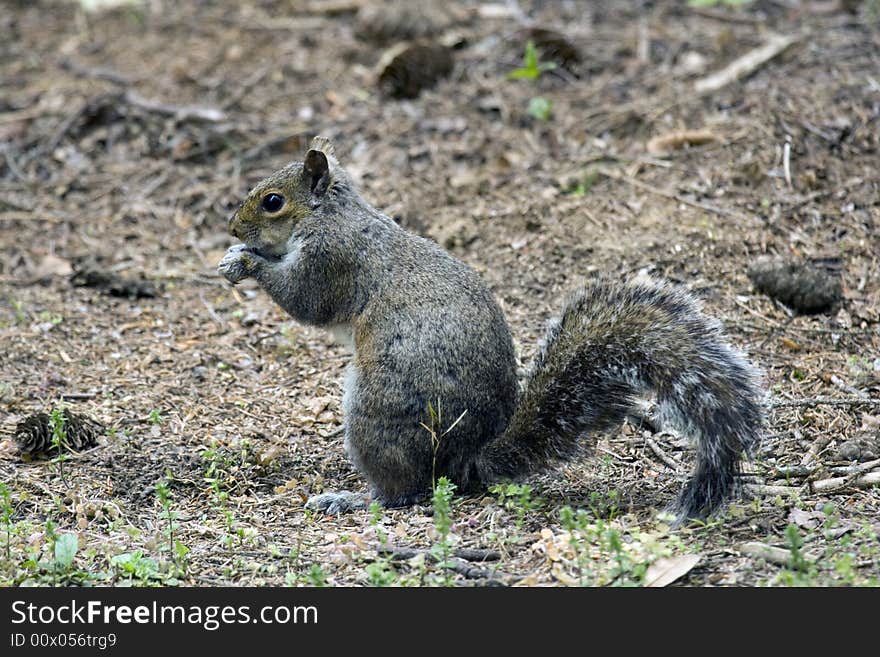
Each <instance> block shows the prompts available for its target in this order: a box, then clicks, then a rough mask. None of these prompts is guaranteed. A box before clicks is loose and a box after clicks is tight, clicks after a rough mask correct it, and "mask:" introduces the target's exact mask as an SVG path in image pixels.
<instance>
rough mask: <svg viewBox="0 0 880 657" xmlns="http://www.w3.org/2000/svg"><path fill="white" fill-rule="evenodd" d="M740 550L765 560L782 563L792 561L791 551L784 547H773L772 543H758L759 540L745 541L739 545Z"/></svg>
mask: <svg viewBox="0 0 880 657" xmlns="http://www.w3.org/2000/svg"><path fill="white" fill-rule="evenodd" d="M739 551H740V552H742V553H743V554H747V555H749V556H750V557H758V558H759V559H763V560H764V561H770V562H771V563H778V564H781V565H786V564H788V563H789V562H790V561H791V552H790V551H788V550H784V549H783V548H778V547H773V546H772V545H765V544H764V543H758V542H757V541H751V542H749V543H743V544H742V545H740V546H739Z"/></svg>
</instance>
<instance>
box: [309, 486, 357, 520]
mask: <svg viewBox="0 0 880 657" xmlns="http://www.w3.org/2000/svg"><path fill="white" fill-rule="evenodd" d="M306 508H307V509H309V510H311V511H321V512H323V513H328V514H330V515H339V514H342V513H348V512H349V511H355V510H357V509H366V508H367V500H366V498H365V497H364V496H363V495H360V494H358V493H350V492H348V491H347V490H343V491H339V492H338V493H321V494H320V495H312V496H311V497H310V498H309V499H308V500H307V501H306Z"/></svg>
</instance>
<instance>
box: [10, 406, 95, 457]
mask: <svg viewBox="0 0 880 657" xmlns="http://www.w3.org/2000/svg"><path fill="white" fill-rule="evenodd" d="M61 420H62V422H61V425H60V427H59V429H58V430H59V431H60V432H62V435H63V440H62V441H61V443H60V445H59V446H60V448H61V451H76V452H78V451H82V450H84V449H88V448H90V447H94V446H95V445H97V444H98V436H100V435H102V434H103V433H104V431H105V429H104V425H102V424H101V423H100V422H98V421H97V420H93V419H92V418H90V417H86V416H85V415H79V414H77V413H72V412H70V411H69V410H66V409H65V410H64V411H62V412H61ZM53 437H54V435H53V428H52V419H51V417H50V416H49V414H48V413H35V414H34V415H29V416H28V417H26V418H24V419H23V420H21V421H20V422H19V423H18V424H17V425H16V427H15V442H16V444H17V445H18V450H19V453H21V454H22V455H25V456H27V457H30V458H33V457H39V456H47V455H48V454H49V453H50V452H53V451H57V450H56V448H55V447H54V446H53V445H52V441H53Z"/></svg>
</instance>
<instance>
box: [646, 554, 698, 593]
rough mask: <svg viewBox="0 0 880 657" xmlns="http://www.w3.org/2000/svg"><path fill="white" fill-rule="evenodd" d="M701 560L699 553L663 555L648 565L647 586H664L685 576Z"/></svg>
mask: <svg viewBox="0 0 880 657" xmlns="http://www.w3.org/2000/svg"><path fill="white" fill-rule="evenodd" d="M699 561H700V555H699V554H683V555H680V556H677V557H661V558H659V559H657V561H655V562H654V563H652V564H651V565H650V566H648V571H647V572H646V573H645V586H650V587H662V586H668V585H670V584H672V583H673V582H674V581H675V580H677V579H679V578H681V577H684V576H685V575H686V574H687V573H689V572H690V571H691V569H692V568H693V567H694V566H696V565H697V564H698V563H699Z"/></svg>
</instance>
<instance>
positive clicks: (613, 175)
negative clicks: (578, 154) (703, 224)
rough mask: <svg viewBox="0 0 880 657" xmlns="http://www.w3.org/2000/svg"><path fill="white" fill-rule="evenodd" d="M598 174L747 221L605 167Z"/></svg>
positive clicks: (720, 214)
mask: <svg viewBox="0 0 880 657" xmlns="http://www.w3.org/2000/svg"><path fill="white" fill-rule="evenodd" d="M597 170H598V172H599V173H600V174H601V175H603V176H606V177H608V178H611V179H613V180H620V181H621V182H626V183H629V184H630V185H632V186H633V187H639V188H640V189H644V190H646V191H648V192H651V193H652V194H656V195H657V196H662V197H664V198H668V199H672V200H673V201H678V202H679V203H684V204H685V205H690V206H691V207H694V208H698V209H700V210H704V211H705V212H710V213H712V214H717V215H719V216H722V217H730V218H732V219H737V220H739V221H745V220H746V219H745V217H743V216H742V215H740V214H738V213H736V212H731V211H730V210H725V209H724V208H717V207H715V206H714V205H707V204H706V203H700V202H699V201H692V200H690V199H688V198H685V197H684V196H681V195H679V194H676V193H675V192H670V191H666V190H665V189H660V188H659V187H654V186H653V185H649V184H648V183H645V182H642V181H641V180H637V179H635V178H631V177H630V176H624V175H621V174H619V173H617V172H615V171H612V170H611V169H606V168H605V167H600V168H599V169H597Z"/></svg>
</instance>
